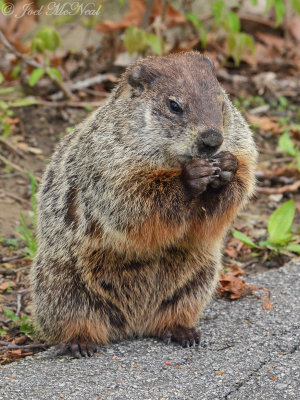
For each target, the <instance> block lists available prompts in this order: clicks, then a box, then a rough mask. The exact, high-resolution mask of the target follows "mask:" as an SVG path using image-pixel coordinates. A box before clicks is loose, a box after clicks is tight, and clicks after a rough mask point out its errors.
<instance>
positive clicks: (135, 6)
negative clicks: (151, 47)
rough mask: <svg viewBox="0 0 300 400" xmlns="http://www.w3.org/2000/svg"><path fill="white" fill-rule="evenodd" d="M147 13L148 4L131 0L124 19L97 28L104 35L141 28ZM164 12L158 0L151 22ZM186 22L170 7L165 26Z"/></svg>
mask: <svg viewBox="0 0 300 400" xmlns="http://www.w3.org/2000/svg"><path fill="white" fill-rule="evenodd" d="M145 11H146V4H145V2H144V1H143V0H129V11H128V12H127V13H126V14H125V15H124V17H123V19H122V20H121V21H119V22H115V21H109V20H106V21H103V22H101V23H100V24H98V25H97V26H96V29H97V30H98V31H99V32H102V33H110V32H112V31H115V30H118V29H126V28H128V26H131V25H133V26H136V27H140V26H141V24H142V20H143V18H144V14H145ZM162 12H163V6H162V1H161V0H156V1H155V3H154V7H153V9H152V13H151V18H150V22H152V21H153V20H154V18H156V17H158V16H161V15H162ZM184 22H186V19H185V18H184V16H183V15H182V14H180V13H179V12H178V11H176V10H175V9H174V8H173V7H172V6H171V5H168V8H167V12H166V20H165V24H166V26H167V27H169V28H170V27H172V26H175V25H178V24H181V23H184Z"/></svg>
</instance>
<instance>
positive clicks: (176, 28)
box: [0, 0, 300, 364]
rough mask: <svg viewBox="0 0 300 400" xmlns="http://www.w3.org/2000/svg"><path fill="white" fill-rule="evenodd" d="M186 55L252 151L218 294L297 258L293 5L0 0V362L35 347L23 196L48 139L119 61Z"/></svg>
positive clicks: (34, 182) (48, 150)
mask: <svg viewBox="0 0 300 400" xmlns="http://www.w3.org/2000/svg"><path fill="white" fill-rule="evenodd" d="M189 50H198V51H201V52H204V53H206V54H207V55H209V56H210V58H211V59H212V60H213V61H214V63H215V66H216V74H217V77H218V79H219V81H220V82H221V83H222V85H223V86H224V87H225V89H226V90H227V92H228V93H229V95H230V96H231V99H232V101H233V102H234V104H235V105H236V107H238V108H239V109H240V110H241V112H242V113H243V115H244V116H245V118H246V119H247V120H248V122H249V124H250V125H251V127H252V129H253V131H254V133H255V140H256V143H257V146H258V149H259V152H260V156H259V164H258V170H257V181H258V187H257V192H256V195H255V197H254V198H253V199H252V200H251V202H249V204H248V206H247V207H246V209H245V210H243V211H242V212H241V213H240V215H239V217H238V218H237V219H236V221H235V223H234V226H233V229H232V231H231V232H230V233H229V234H228V237H227V239H226V243H225V250H224V262H223V270H222V274H221V276H220V295H222V296H224V297H226V298H230V299H237V298H239V297H241V296H243V295H245V294H247V293H249V291H250V288H249V287H247V286H246V285H245V282H244V280H243V275H245V274H252V273H256V272H261V271H268V270H270V269H272V268H279V267H280V266H283V265H285V264H287V263H288V262H289V261H291V260H294V259H295V258H297V257H299V254H300V228H299V225H300V217H299V215H300V148H299V147H300V146H299V143H300V107H299V105H300V0H215V1H205V0H178V1H176V0H174V1H171V0H147V1H146V0H129V1H126V0H106V1H105V0H103V1H92V0H91V1H89V0H86V1H65V0H60V1H58V0H57V1H44V0H35V1H30V0H20V1H13V0H9V1H7V0H0V364H4V363H7V362H10V361H12V360H15V359H17V358H19V357H24V356H26V355H29V354H32V352H33V351H36V350H41V349H43V348H44V347H45V345H43V344H41V343H40V342H38V343H36V339H35V337H34V334H33V328H32V321H31V306H30V289H29V280H28V274H29V269H30V265H31V262H32V258H33V257H34V255H35V252H36V239H35V233H36V226H35V225H36V199H35V195H36V192H37V190H38V186H39V183H40V181H41V176H42V173H43V171H44V169H45V166H46V164H47V163H48V162H49V158H50V157H51V154H52V153H53V150H54V148H55V146H56V144H57V143H58V141H59V140H60V139H61V138H62V137H63V136H64V135H66V134H68V133H69V134H72V130H73V129H74V126H75V125H76V124H77V123H78V122H80V121H81V120H82V119H83V118H85V117H86V116H87V115H88V114H89V113H90V112H91V111H92V110H94V109H95V108H97V107H98V106H100V105H102V104H103V103H104V102H105V101H106V99H107V97H108V95H109V93H110V91H111V89H112V88H113V87H114V86H115V85H116V83H117V82H118V79H119V77H120V74H122V72H124V70H125V68H126V67H127V66H128V65H129V64H130V63H131V62H133V61H135V60H136V59H138V58H140V57H145V56H147V55H157V56H158V55H164V54H168V53H172V52H173V53H174V52H180V51H189ZM265 291H266V292H267V288H265ZM261 298H262V299H263V306H264V307H265V308H268V307H269V308H270V307H271V303H270V301H269V300H270V299H269V296H268V295H266V294H265V295H262V296H261ZM7 343H9V346H10V347H9V348H8V347H7V346H8V345H7ZM1 346H2V347H1ZM43 346H44V347H43Z"/></svg>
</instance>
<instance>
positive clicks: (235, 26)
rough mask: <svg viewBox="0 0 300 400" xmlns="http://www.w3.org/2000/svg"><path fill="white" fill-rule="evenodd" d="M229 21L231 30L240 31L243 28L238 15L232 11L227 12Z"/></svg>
mask: <svg viewBox="0 0 300 400" xmlns="http://www.w3.org/2000/svg"><path fill="white" fill-rule="evenodd" d="M227 23H228V27H229V30H230V32H233V33H238V32H239V31H240V30H241V22H240V19H239V17H238V15H237V14H236V13H234V12H232V11H230V12H229V13H228V14H227Z"/></svg>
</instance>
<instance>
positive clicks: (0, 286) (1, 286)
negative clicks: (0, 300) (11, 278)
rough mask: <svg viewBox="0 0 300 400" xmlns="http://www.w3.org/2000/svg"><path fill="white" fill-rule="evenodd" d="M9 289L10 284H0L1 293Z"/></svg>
mask: <svg viewBox="0 0 300 400" xmlns="http://www.w3.org/2000/svg"><path fill="white" fill-rule="evenodd" d="M10 287H11V284H10V283H8V282H3V283H1V285H0V290H1V291H2V292H4V291H5V290H7V289H8V288H10Z"/></svg>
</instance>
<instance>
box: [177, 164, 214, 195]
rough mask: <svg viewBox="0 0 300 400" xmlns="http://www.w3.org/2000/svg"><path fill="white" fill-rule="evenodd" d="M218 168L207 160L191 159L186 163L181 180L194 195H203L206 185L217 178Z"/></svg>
mask: <svg viewBox="0 0 300 400" xmlns="http://www.w3.org/2000/svg"><path fill="white" fill-rule="evenodd" d="M219 172H220V168H219V167H218V166H217V165H216V166H214V165H213V163H212V162H210V161H209V160H207V159H202V158H193V159H192V160H190V161H188V162H187V163H186V164H185V165H184V166H183V170H182V178H183V182H184V184H185V185H186V186H187V187H188V188H189V189H190V190H191V191H192V192H193V193H194V194H201V193H203V192H204V191H205V190H206V188H207V186H208V184H209V183H210V182H212V180H213V179H215V178H217V177H218V176H219V175H217V174H218V173H219Z"/></svg>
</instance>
